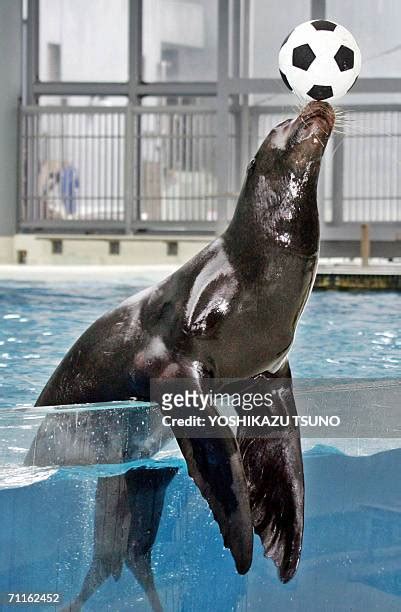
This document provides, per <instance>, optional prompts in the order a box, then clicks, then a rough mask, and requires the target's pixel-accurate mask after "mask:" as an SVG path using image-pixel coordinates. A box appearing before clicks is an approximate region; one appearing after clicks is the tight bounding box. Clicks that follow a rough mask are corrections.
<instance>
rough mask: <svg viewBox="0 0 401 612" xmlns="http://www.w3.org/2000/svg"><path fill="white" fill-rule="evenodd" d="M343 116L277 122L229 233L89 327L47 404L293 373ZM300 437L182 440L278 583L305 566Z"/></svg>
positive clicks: (228, 527) (225, 530) (239, 548)
mask: <svg viewBox="0 0 401 612" xmlns="http://www.w3.org/2000/svg"><path fill="white" fill-rule="evenodd" d="M334 121H335V115H334V111H333V110H332V108H331V107H330V105H329V104H327V103H324V102H311V103H310V104H308V105H307V106H306V107H305V108H304V109H303V110H302V111H301V113H300V114H299V116H298V117H297V118H295V119H293V120H290V119H288V120H287V121H284V122H283V123H281V124H280V125H278V126H277V127H276V128H274V129H273V130H272V131H271V132H270V134H269V135H268V136H267V138H266V139H265V140H264V142H263V143H262V145H261V146H260V148H259V150H258V152H257V154H256V155H255V158H254V159H253V160H252V161H251V163H250V164H249V166H248V169H247V174H246V178H245V182H244V185H243V188H242V190H241V193H240V196H239V200H238V204H237V207H236V210H235V213H234V216H233V218H232V221H231V222H230V224H229V226H228V228H227V229H226V231H225V232H224V233H223V234H222V236H220V237H219V238H217V239H216V240H214V241H213V242H212V243H211V244H209V245H208V246H207V247H206V248H204V249H203V250H202V251H201V252H200V253H199V254H197V255H196V256H195V257H193V258H192V259H191V260H190V261H188V262H187V263H186V264H185V265H184V266H182V267H181V268H180V269H179V270H178V271H177V272H175V273H174V274H172V275H171V276H169V277H168V278H167V279H165V280H163V281H162V282H160V283H159V284H157V285H156V286H154V287H152V288H150V289H146V290H145V291H143V292H141V293H139V294H136V295H134V296H133V297H131V298H129V299H127V300H126V301H124V302H123V303H122V304H120V305H119V306H118V307H117V308H115V309H113V310H112V311H110V312H108V313H106V314H105V315H104V316H102V317H101V318H100V319H98V320H97V321H96V322H95V323H94V324H93V325H91V327H89V329H88V330H87V331H86V332H85V333H84V334H83V335H82V336H81V337H80V338H79V339H78V340H77V342H76V343H75V344H74V346H73V347H72V348H71V349H70V350H69V352H68V353H67V355H66V356H65V357H64V359H63V360H62V362H61V363H60V365H59V366H58V367H57V369H56V370H55V372H54V373H53V375H52V376H51V378H50V380H49V381H48V383H47V384H46V386H45V388H44V389H43V391H42V393H41V394H40V397H39V399H38V401H37V405H38V406H43V405H57V404H75V403H85V402H107V401H111V400H124V399H128V398H131V397H137V398H140V399H142V400H146V399H149V385H150V380H151V379H163V378H164V379H172V378H187V379H190V380H191V381H192V383H193V388H195V389H199V390H202V386H203V384H204V381H207V380H208V379H209V378H210V377H213V378H238V377H241V378H250V379H252V378H253V377H255V376H264V377H265V378H266V379H267V380H270V379H272V380H274V379H279V380H281V378H287V379H288V380H290V378H291V374H290V370H289V366H288V352H289V350H290V347H291V344H292V342H293V338H294V333H295V329H296V325H297V322H298V320H299V317H300V315H301V313H302V311H303V308H304V306H305V303H306V301H307V299H308V296H309V294H310V291H311V289H312V285H313V281H314V277H315V273H316V266H317V261H318V250H319V220H318V210H317V203H316V187H317V180H318V175H319V170H320V162H321V159H322V155H323V152H324V150H325V147H326V144H327V141H328V139H329V136H330V133H331V131H332V128H333V125H334ZM278 384H280V383H278ZM280 397H281V408H280V409H281V410H282V412H283V413H285V414H288V413H293V412H294V411H295V405H294V402H293V397H292V392H291V386H290V384H289V385H287V386H286V388H285V389H284V391H283V393H282V394H281V396H280ZM208 410H209V412H210V413H213V411H215V409H214V408H213V406H209V407H208ZM293 433H294V435H293V436H292V437H291V438H288V439H286V438H281V439H280V441H279V442H277V443H275V444H273V443H272V444H271V445H270V446H269V445H268V441H266V440H261V441H259V442H258V441H257V440H256V441H255V440H253V441H252V440H249V438H246V436H244V435H243V434H241V432H240V436H239V444H238V442H237V441H236V440H235V438H234V437H233V435H232V432H231V430H230V429H229V428H228V427H227V428H223V431H222V433H221V435H222V437H221V438H219V439H210V438H208V439H197V438H187V439H185V438H180V439H179V440H178V443H179V445H180V447H181V450H182V452H183V455H184V457H185V459H186V461H187V465H188V469H189V473H190V475H191V476H192V477H193V478H194V480H195V482H196V484H197V485H198V487H199V489H200V491H201V493H202V494H203V495H204V497H205V498H206V499H207V501H208V503H209V505H210V507H211V509H212V511H213V514H214V516H215V519H216V520H217V522H218V524H219V526H220V529H221V531H222V534H223V538H224V542H225V545H226V546H227V547H228V548H230V550H231V552H232V555H233V557H234V560H235V562H236V566H237V570H238V571H239V572H240V573H245V572H246V571H247V570H248V569H249V567H250V564H251V560H252V543H253V528H255V530H256V532H257V533H258V534H259V535H260V537H261V539H262V542H263V544H264V547H265V551H266V554H267V555H268V556H271V557H272V558H273V559H274V561H275V562H276V564H277V565H278V568H279V574H280V578H281V579H282V580H283V581H287V580H289V579H290V578H291V577H292V576H293V574H294V572H295V571H296V567H297V564H298V560H299V555H300V549H301V541H302V530H303V471H302V459H301V451H300V444H299V435H298V432H297V431H295V432H293ZM261 462H262V463H261ZM244 468H245V469H244ZM267 475H268V476H267Z"/></svg>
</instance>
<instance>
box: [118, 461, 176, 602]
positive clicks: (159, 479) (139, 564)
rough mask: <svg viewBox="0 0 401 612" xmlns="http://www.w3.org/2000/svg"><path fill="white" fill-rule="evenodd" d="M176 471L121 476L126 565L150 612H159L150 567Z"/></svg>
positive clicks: (131, 472)
mask: <svg viewBox="0 0 401 612" xmlns="http://www.w3.org/2000/svg"><path fill="white" fill-rule="evenodd" d="M177 471H178V468H175V467H165V468H156V469H151V468H138V469H133V470H129V471H128V472H127V473H126V474H125V480H126V483H127V491H128V502H129V507H130V512H131V525H130V530H129V536H128V548H127V557H126V560H125V562H126V565H127V567H128V568H129V569H130V570H131V572H132V573H133V574H134V576H135V578H136V579H137V580H138V582H139V584H140V585H141V587H142V588H143V590H144V591H145V593H146V595H147V597H148V600H149V603H150V605H151V607H152V610H154V612H161V611H162V610H163V608H162V605H161V603H160V599H159V595H158V593H157V590H156V586H155V580H154V576H153V571H152V565H151V561H152V559H151V555H152V547H153V544H154V542H155V539H156V536H157V532H158V529H159V524H160V518H161V515H162V510H163V504H164V497H165V494H166V490H167V487H168V485H169V484H170V482H171V481H172V479H173V478H174V476H175V475H176V473H177Z"/></svg>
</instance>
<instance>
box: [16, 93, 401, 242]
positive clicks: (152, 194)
mask: <svg viewBox="0 0 401 612" xmlns="http://www.w3.org/2000/svg"><path fill="white" fill-rule="evenodd" d="M240 115H241V114H240V113H239V114H238V115H237V116H236V117H234V113H230V118H229V121H230V125H229V137H228V143H227V155H228V159H229V164H228V167H229V176H228V177H227V193H218V181H217V178H216V177H217V176H218V164H219V159H217V154H216V149H217V147H216V141H217V137H216V134H217V125H216V124H217V117H218V115H217V112H216V110H215V109H213V108H205V107H202V106H185V105H183V106H178V107H177V106H176V107H172V106H158V107H156V106H141V107H132V106H128V107H126V108H125V107H113V108H111V107H83V108H81V107H38V106H35V107H26V108H22V109H21V114H20V188H19V192H20V197H19V199H20V207H19V224H20V228H21V229H23V230H25V231H36V230H38V229H46V228H47V229H54V230H57V231H63V230H64V229H72V230H74V231H88V230H93V231H96V230H100V229H102V230H110V231H126V232H131V231H135V230H136V229H140V228H152V227H158V228H160V227H165V228H168V227H175V228H179V229H183V230H192V231H193V230H194V229H196V228H208V229H210V230H213V229H214V227H215V225H216V222H217V221H221V220H222V217H223V220H224V219H228V218H230V216H231V214H232V211H233V207H234V204H235V199H236V195H237V193H236V192H237V191H238V188H239V182H240V181H239V177H240V175H241V174H243V173H242V169H241V167H240V166H241V165H243V164H242V162H240V161H239V160H240V159H242V158H243V157H244V155H242V156H239V155H238V148H239V146H240V145H239V144H238V143H239V141H240V137H239V135H238V134H237V135H236V132H235V130H236V129H237V131H241V126H240V122H239V121H238V118H240ZM289 115H290V116H291V115H293V110H292V109H284V110H283V109H282V108H272V107H253V108H251V109H250V117H249V142H248V143H247V145H246V146H247V147H248V151H246V154H247V153H249V154H253V152H254V151H255V150H256V149H257V147H258V145H259V143H260V142H261V140H262V139H263V138H264V137H265V135H266V133H268V132H269V131H270V129H271V128H272V127H273V126H274V125H276V124H277V123H278V122H280V121H281V120H283V119H284V118H286V117H287V116H289ZM347 117H348V118H349V120H348V122H347V123H346V125H345V126H344V127H343V126H341V127H339V130H340V131H341V132H344V133H336V134H334V136H333V137H332V139H331V140H330V144H329V147H328V151H327V152H326V154H325V162H324V168H323V173H322V179H321V181H320V200H321V208H322V221H323V228H322V235H323V238H327V239H333V240H334V239H336V240H338V239H343V238H344V239H348V240H349V239H358V238H359V229H360V224H361V223H369V224H371V225H375V224H376V225H380V227H381V230H380V231H381V234H380V236H381V238H383V236H384V238H385V239H391V236H392V235H393V234H394V227H396V226H397V224H399V223H400V222H401V179H400V178H399V176H400V163H401V155H400V150H401V131H400V129H401V106H398V105H397V106H392V107H386V106H381V107H377V106H371V107H366V108H364V110H361V109H360V108H357V107H355V108H349V109H348V110H347ZM238 126H239V130H238ZM242 132H243V130H242ZM241 146H244V145H243V141H242V144H241ZM222 199H223V201H224V202H225V203H226V204H225V207H224V209H223V211H222V209H221V206H220V209H219V208H218V207H219V202H221V200H222ZM351 230H352V231H351ZM386 232H387V234H388V237H389V238H386V237H385V234H386ZM391 232H392V234H391ZM387 234H386V236H387ZM393 239H394V237H393Z"/></svg>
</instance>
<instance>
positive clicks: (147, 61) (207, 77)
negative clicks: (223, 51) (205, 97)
mask: <svg viewBox="0 0 401 612" xmlns="http://www.w3.org/2000/svg"><path fill="white" fill-rule="evenodd" d="M217 6H218V3H217V2H216V1H215V0H197V1H196V2H194V1H193V0H192V1H191V2H189V1H186V0H147V1H146V2H144V3H143V38H142V42H143V66H142V73H143V79H144V81H146V82H154V81H215V80H216V78H217Z"/></svg>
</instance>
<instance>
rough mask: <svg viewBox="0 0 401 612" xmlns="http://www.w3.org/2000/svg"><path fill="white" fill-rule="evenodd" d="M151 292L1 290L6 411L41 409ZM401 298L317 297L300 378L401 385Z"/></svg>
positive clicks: (300, 350)
mask: <svg viewBox="0 0 401 612" xmlns="http://www.w3.org/2000/svg"><path fill="white" fill-rule="evenodd" d="M141 289H143V286H140V287H138V286H137V287H136V286H135V285H124V284H121V283H111V282H109V283H107V282H105V283H88V282H85V283H84V282H78V283H74V284H65V283H54V282H52V283H39V282H37V283H23V282H20V283H16V282H3V283H1V284H0V407H2V406H3V407H4V406H15V405H16V404H29V403H32V402H34V401H35V399H36V398H37V396H38V394H39V392H40V391H41V389H42V387H43V385H44V384H45V383H46V381H47V379H48V377H49V376H50V374H51V373H52V371H53V370H54V368H55V367H56V365H57V364H58V362H59V361H60V360H61V359H62V357H63V356H64V354H65V352H66V350H67V349H68V348H69V347H70V346H71V344H72V343H73V342H74V341H75V340H76V339H77V337H78V336H79V335H80V334H81V333H82V332H83V331H84V330H85V329H86V328H87V327H88V325H90V323H92V322H93V321H94V320H95V319H96V318H97V317H98V316H100V315H101V314H103V313H104V312H105V311H106V310H108V309H109V308H112V307H113V306H115V305H116V304H118V303H119V302H120V301H122V300H123V299H125V298H126V297H128V296H130V295H132V294H133V293H135V292H136V291H139V290H141ZM400 312H401V295H400V294H399V293H391V292H389V293H387V292H386V293H382V292H380V293H379V292H377V293H366V292H362V293H352V292H348V293H346V292H334V291H330V292H315V293H313V294H312V296H311V298H310V300H309V302H308V305H307V308H306V311H305V313H304V315H303V317H302V319H301V321H300V324H299V326H298V333H297V336H296V341H295V345H294V348H293V350H292V355H291V365H292V370H293V375H294V376H299V377H308V378H310V377H324V378H327V377H329V376H330V377H331V376H333V377H342V376H346V377H361V378H367V377H383V378H385V377H398V376H399V374H400V364H401V318H400Z"/></svg>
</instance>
